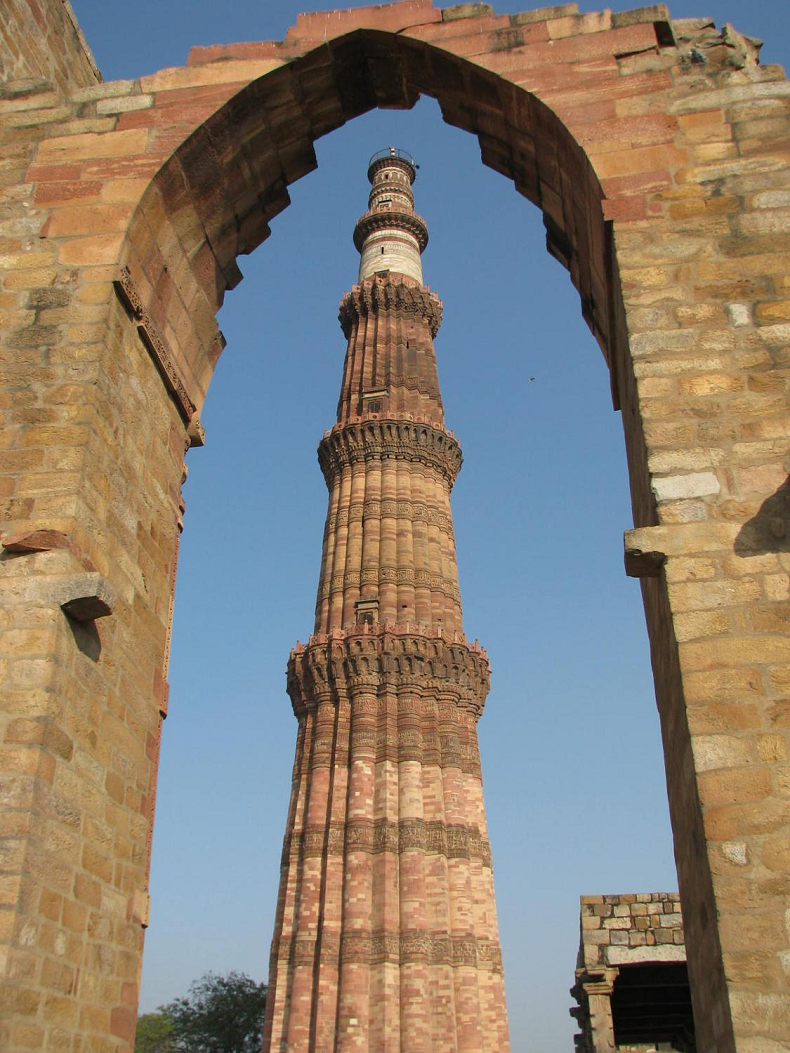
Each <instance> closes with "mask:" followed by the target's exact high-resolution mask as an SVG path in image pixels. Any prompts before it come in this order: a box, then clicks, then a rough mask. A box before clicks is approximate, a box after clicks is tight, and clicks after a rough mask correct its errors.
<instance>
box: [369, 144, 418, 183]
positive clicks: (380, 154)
mask: <svg viewBox="0 0 790 1053" xmlns="http://www.w3.org/2000/svg"><path fill="white" fill-rule="evenodd" d="M390 158H395V159H396V160H398V161H405V162H406V164H407V165H409V166H410V167H411V169H412V171H413V172H414V178H416V177H417V169H418V168H419V167H420V166H419V165H418V164H417V162H416V161H415V159H414V158H413V157H412V155H411V154H410V153H409V152H408V150H401V149H400V147H397V146H386V147H385V148H384V149H383V150H377V151H376V153H375V154H373V156H372V157H371V159H370V160H369V161H368V177H370V170H371V168H372V167H373V166H374V165H375V164H377V163H378V162H379V161H385V160H388V159H390Z"/></svg>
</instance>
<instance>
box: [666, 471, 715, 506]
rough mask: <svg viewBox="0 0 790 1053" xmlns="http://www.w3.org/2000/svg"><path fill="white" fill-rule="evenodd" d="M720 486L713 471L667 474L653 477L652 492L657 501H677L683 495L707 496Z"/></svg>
mask: <svg viewBox="0 0 790 1053" xmlns="http://www.w3.org/2000/svg"><path fill="white" fill-rule="evenodd" d="M720 489H721V487H720V485H719V480H718V479H717V478H716V476H715V475H714V474H713V472H692V473H690V474H689V475H669V476H665V477H664V478H659V479H653V493H654V494H655V496H656V500H657V501H677V500H679V499H682V498H684V497H708V496H710V495H712V494H717V493H718V492H719V491H720Z"/></svg>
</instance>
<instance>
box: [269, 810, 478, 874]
mask: <svg viewBox="0 0 790 1053" xmlns="http://www.w3.org/2000/svg"><path fill="white" fill-rule="evenodd" d="M415 850H416V851H421V852H426V853H427V854H429V855H442V856H446V857H447V858H448V859H470V860H471V859H475V860H479V861H480V862H481V864H482V866H484V867H487V868H488V869H490V868H491V845H490V843H489V841H488V838H487V837H484V836H483V835H482V834H481V833H480V830H479V829H478V828H477V827H476V826H464V825H461V824H457V823H442V822H438V821H428V822H426V821H425V820H424V819H400V820H399V821H397V822H395V821H394V820H391V819H376V820H375V821H371V820H368V819H353V820H350V821H349V822H347V823H345V824H343V823H332V824H330V826H329V828H328V829H326V828H324V827H313V828H308V829H307V830H302V831H295V832H294V833H292V834H290V835H287V836H286V839H285V843H284V845H283V858H282V863H283V866H287V865H288V864H289V863H290V862H291V861H292V860H293V859H298V858H302V859H307V858H311V857H323V856H324V855H326V856H342V855H345V853H346V852H366V853H368V854H370V855H376V854H378V853H380V852H392V853H393V854H395V855H399V854H400V853H402V852H408V851H415Z"/></svg>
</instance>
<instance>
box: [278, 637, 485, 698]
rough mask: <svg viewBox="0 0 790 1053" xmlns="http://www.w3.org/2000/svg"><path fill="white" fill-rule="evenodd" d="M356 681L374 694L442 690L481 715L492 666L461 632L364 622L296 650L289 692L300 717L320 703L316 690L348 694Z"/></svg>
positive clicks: (429, 693)
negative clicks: (447, 635)
mask: <svg viewBox="0 0 790 1053" xmlns="http://www.w3.org/2000/svg"><path fill="white" fill-rule="evenodd" d="M360 678H362V679H361V680H360ZM355 681H356V685H357V686H360V685H361V684H364V686H365V687H367V688H368V689H369V691H370V692H371V693H372V694H373V695H377V694H378V693H379V692H380V691H382V690H390V689H393V688H395V689H396V690H397V689H398V688H399V687H400V688H403V687H404V686H406V685H408V686H409V687H411V688H413V690H415V691H416V692H418V693H419V694H420V695H424V696H426V697H435V696H436V693H437V692H442V693H444V694H445V695H448V696H449V697H452V698H453V699H454V700H455V701H456V703H457V705H459V706H461V707H463V708H466V709H468V710H469V711H470V712H472V713H473V714H474V716H475V718H479V716H480V714H481V713H482V711H483V704H484V702H485V697H486V695H487V694H488V688H489V683H490V668H489V663H488V656H487V655H486V652H485V650H483V649H482V648H481V647H480V646H479V645H477V644H469V643H467V641H466V640H464V639H463V637H462V636H461V635H460V634H458V633H455V634H453V638H452V639H445V637H444V636H440V635H436V634H434V633H429V632H428V631H427V630H423V631H420V630H419V628H417V627H414V628H412V627H410V626H394V625H378V626H368V625H362V626H355V627H354V628H353V629H350V630H347V631H346V630H336V631H335V632H333V633H332V634H316V635H315V636H312V637H311V638H310V640H309V642H308V643H307V644H304V645H299V646H298V647H297V648H295V649H294V650H293V651H292V652H291V656H290V659H289V662H288V693H289V694H290V696H291V701H292V703H293V706H294V712H295V713H296V715H297V716H298V715H299V714H300V713H301V712H303V711H304V710H305V709H306V708H308V707H310V706H311V705H313V704H314V696H315V694H316V691H318V692H323V691H326V690H329V691H330V692H331V693H333V694H338V695H342V694H343V692H344V691H345V690H346V689H347V688H349V686H350V685H351V684H352V683H353V682H355Z"/></svg>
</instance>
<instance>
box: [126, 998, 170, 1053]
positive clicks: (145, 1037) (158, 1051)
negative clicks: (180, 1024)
mask: <svg viewBox="0 0 790 1053" xmlns="http://www.w3.org/2000/svg"><path fill="white" fill-rule="evenodd" d="M174 1049H175V1047H174V1046H173V1021H172V1020H171V1019H170V1017H169V1016H168V1015H167V1013H165V1012H163V1011H162V1010H161V1009H160V1010H158V1011H157V1012H156V1013H144V1014H143V1015H142V1016H140V1017H138V1018H137V1034H136V1035H135V1039H134V1053H174Z"/></svg>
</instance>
